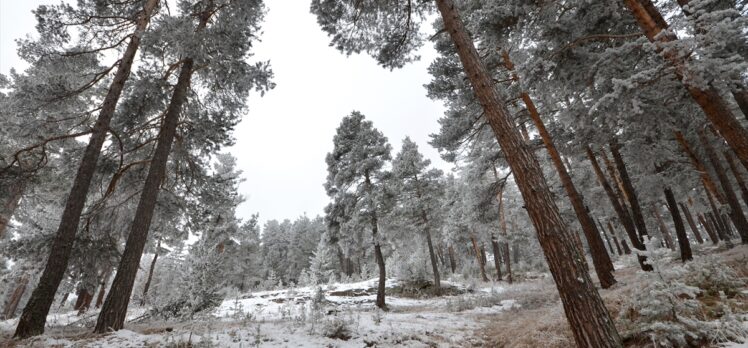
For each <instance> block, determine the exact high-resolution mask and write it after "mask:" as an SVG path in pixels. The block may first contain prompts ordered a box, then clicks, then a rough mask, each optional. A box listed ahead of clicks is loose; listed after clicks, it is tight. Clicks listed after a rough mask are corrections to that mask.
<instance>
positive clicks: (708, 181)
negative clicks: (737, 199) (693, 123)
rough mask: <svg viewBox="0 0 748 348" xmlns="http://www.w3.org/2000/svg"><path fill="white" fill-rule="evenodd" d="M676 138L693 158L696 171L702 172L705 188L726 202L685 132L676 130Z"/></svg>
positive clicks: (722, 201)
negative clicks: (689, 142)
mask: <svg viewBox="0 0 748 348" xmlns="http://www.w3.org/2000/svg"><path fill="white" fill-rule="evenodd" d="M675 139H676V140H677V141H678V143H679V144H680V146H681V147H682V148H683V151H684V152H685V153H686V155H688V158H689V159H690V160H691V164H693V166H694V167H695V168H696V171H698V172H699V173H701V182H702V183H703V184H704V188H705V189H706V190H707V191H708V192H709V193H711V194H712V195H713V196H714V197H716V198H717V200H718V201H719V202H720V203H722V204H724V203H725V198H724V197H722V194H721V193H720V192H719V190H717V185H715V184H714V180H712V176H711V175H709V171H708V170H707V169H706V167H705V166H704V164H703V163H702V162H701V161H700V160H699V157H698V156H696V153H694V152H693V150H691V147H690V146H689V145H688V141H686V138H685V137H684V136H683V133H681V132H675Z"/></svg>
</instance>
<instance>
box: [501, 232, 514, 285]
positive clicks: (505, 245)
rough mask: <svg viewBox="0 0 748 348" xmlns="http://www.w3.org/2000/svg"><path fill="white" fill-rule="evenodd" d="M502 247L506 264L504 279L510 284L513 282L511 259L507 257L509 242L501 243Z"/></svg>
mask: <svg viewBox="0 0 748 348" xmlns="http://www.w3.org/2000/svg"><path fill="white" fill-rule="evenodd" d="M503 249H504V264H505V265H506V281H507V282H508V283H509V284H512V283H513V282H514V279H513V275H512V260H511V258H510V257H509V253H510V251H509V242H504V243H503Z"/></svg>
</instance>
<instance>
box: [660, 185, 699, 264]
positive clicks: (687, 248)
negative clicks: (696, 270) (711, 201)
mask: <svg viewBox="0 0 748 348" xmlns="http://www.w3.org/2000/svg"><path fill="white" fill-rule="evenodd" d="M665 200H667V206H668V209H669V210H670V215H671V216H672V217H673V225H674V226H675V235H676V236H677V237H678V247H680V260H681V261H683V262H684V263H685V262H686V261H691V260H693V253H692V252H691V243H689V241H688V236H687V235H686V226H684V224H683V219H682V218H681V216H680V212H679V211H678V203H676V201H675V195H673V190H671V189H670V188H669V187H668V188H666V189H665Z"/></svg>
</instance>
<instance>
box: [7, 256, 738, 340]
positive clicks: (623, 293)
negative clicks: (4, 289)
mask: <svg viewBox="0 0 748 348" xmlns="http://www.w3.org/2000/svg"><path fill="white" fill-rule="evenodd" d="M699 253H702V254H707V253H708V254H714V255H718V257H719V258H720V259H721V260H723V261H724V262H727V263H729V264H731V265H732V266H734V267H735V268H736V269H738V270H739V273H740V276H741V277H743V278H746V279H748V247H747V246H738V247H736V248H734V249H732V250H729V251H724V250H717V249H713V248H701V249H699V250H698V251H697V257H698V255H699ZM668 262H672V263H676V262H677V260H672V259H671V260H669V261H668ZM616 269H617V271H616V278H617V279H618V284H617V285H615V286H614V287H613V288H611V289H608V290H601V294H602V296H603V298H604V300H605V302H606V304H607V307H608V309H609V310H610V312H611V315H612V316H613V317H614V318H615V317H616V316H618V314H619V313H618V312H619V311H620V310H621V303H622V302H623V301H624V300H625V299H626V298H627V297H629V296H631V295H632V293H633V292H635V291H637V289H639V288H640V286H641V283H642V277H643V275H642V273H643V272H639V271H638V268H637V266H636V263H635V261H634V260H633V257H628V258H623V259H619V261H618V262H617V263H616ZM375 287H376V280H374V279H372V280H369V281H364V282H358V283H348V284H340V283H336V284H329V285H322V286H321V287H319V288H315V287H300V288H294V289H280V290H274V291H261V292H252V293H247V294H243V295H239V296H237V297H235V298H232V299H226V300H224V301H223V303H222V304H221V305H220V306H219V307H218V308H217V309H215V310H214V311H212V312H211V313H209V314H207V315H202V316H201V317H199V318H195V319H193V320H189V321H180V322H174V321H168V322H167V321H160V320H155V319H148V318H144V313H146V311H145V310H144V309H139V308H136V309H135V310H133V311H131V312H130V313H129V315H128V319H129V320H130V322H128V323H127V324H126V329H125V330H120V331H118V332H116V333H113V334H109V335H94V334H91V331H92V327H93V325H94V323H95V320H96V315H97V313H96V312H95V311H90V312H89V313H86V314H84V315H82V316H78V315H77V313H75V312H63V313H53V314H51V315H50V317H49V319H48V328H47V330H46V333H45V335H43V336H40V337H37V338H33V339H29V340H25V341H14V340H11V339H10V336H11V335H12V332H13V329H14V327H15V324H16V320H8V321H0V347H391V346H405V347H483V346H485V347H551V348H552V347H573V346H574V344H573V339H572V336H571V331H570V330H569V327H568V324H567V323H566V320H565V317H564V314H563V310H562V308H561V304H560V300H559V297H558V294H557V293H556V288H555V285H554V284H553V281H552V280H551V279H550V277H549V276H547V275H545V276H542V277H539V278H537V279H534V280H531V281H523V282H518V283H515V284H511V285H509V284H506V283H505V282H498V283H478V284H477V285H475V284H471V285H466V284H463V282H456V281H455V282H453V281H446V282H444V284H443V287H444V293H445V295H444V296H441V297H433V296H429V295H428V293H429V290H428V288H427V287H426V285H425V284H404V283H401V282H398V281H396V280H388V283H387V288H388V289H387V305H388V307H389V310H388V311H386V312H384V311H380V310H378V309H376V308H375V306H374V301H375V298H376V290H375ZM743 290H744V291H743V293H742V294H741V295H740V297H742V298H743V299H742V300H743V301H745V298H746V297H748V289H743ZM627 346H632V347H636V346H639V345H637V344H636V342H627ZM725 346H729V347H731V348H733V347H748V346H746V345H744V344H732V345H725Z"/></svg>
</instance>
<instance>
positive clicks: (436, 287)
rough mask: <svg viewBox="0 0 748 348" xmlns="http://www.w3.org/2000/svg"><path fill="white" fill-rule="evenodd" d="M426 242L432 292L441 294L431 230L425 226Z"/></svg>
mask: <svg viewBox="0 0 748 348" xmlns="http://www.w3.org/2000/svg"><path fill="white" fill-rule="evenodd" d="M426 244H427V245H428V247H429V255H430V256H431V270H432V271H433V272H434V293H435V294H436V295H437V296H438V295H441V292H442V290H441V284H442V282H441V278H440V277H439V263H438V262H437V260H436V253H434V244H433V243H432V241H431V230H430V229H429V228H428V227H426Z"/></svg>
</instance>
